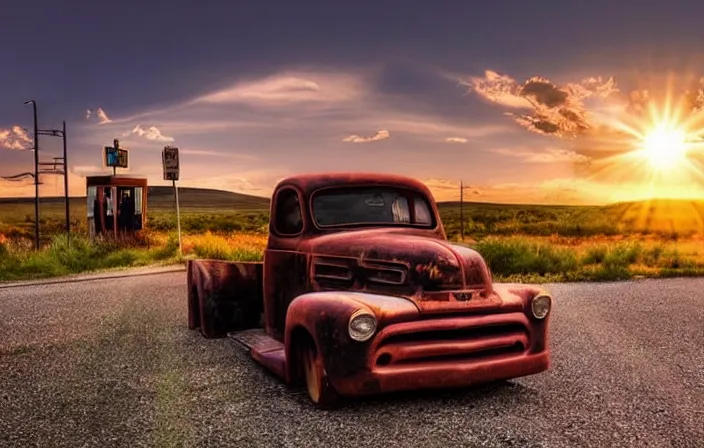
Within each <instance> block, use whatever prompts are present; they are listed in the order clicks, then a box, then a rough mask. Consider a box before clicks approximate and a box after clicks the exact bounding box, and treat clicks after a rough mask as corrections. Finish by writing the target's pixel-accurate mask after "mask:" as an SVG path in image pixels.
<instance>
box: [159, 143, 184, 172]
mask: <svg viewBox="0 0 704 448" xmlns="http://www.w3.org/2000/svg"><path fill="white" fill-rule="evenodd" d="M161 161H162V163H163V165H164V180H178V176H179V171H180V165H179V160H178V148H176V147H174V146H165V147H164V150H163V151H162V152H161Z"/></svg>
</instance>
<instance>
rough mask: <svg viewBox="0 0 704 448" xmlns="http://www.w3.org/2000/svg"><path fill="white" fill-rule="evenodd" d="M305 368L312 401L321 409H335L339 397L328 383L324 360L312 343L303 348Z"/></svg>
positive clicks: (304, 376) (302, 356)
mask: <svg viewBox="0 0 704 448" xmlns="http://www.w3.org/2000/svg"><path fill="white" fill-rule="evenodd" d="M299 359H300V360H301V363H302V367H303V380H304V383H305V386H306V389H307V390H308V396H309V397H310V399H311V401H312V402H313V403H315V405H316V406H319V407H323V408H326V407H333V406H335V405H336V404H337V402H338V399H339V397H338V395H337V392H335V389H333V387H332V385H331V384H330V382H329V381H328V376H327V374H326V373H325V367H324V366H323V359H322V357H321V356H320V355H319V354H318V351H317V350H316V349H315V346H314V345H313V344H312V343H307V344H303V345H302V346H301V355H300V358H299Z"/></svg>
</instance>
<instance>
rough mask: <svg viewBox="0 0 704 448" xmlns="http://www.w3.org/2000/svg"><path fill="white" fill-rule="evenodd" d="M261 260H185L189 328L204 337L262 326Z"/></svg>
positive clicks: (223, 334) (213, 336)
mask: <svg viewBox="0 0 704 448" xmlns="http://www.w3.org/2000/svg"><path fill="white" fill-rule="evenodd" d="M262 277H263V263H261V262H236V261H223V260H204V259H196V260H188V264H187V284H188V327H189V328H190V329H192V330H194V329H200V332H201V334H202V335H203V336H205V337H207V338H223V337H225V336H226V335H227V332H228V331H237V330H246V329H252V328H259V327H262V315H263V311H264V305H263V284H262Z"/></svg>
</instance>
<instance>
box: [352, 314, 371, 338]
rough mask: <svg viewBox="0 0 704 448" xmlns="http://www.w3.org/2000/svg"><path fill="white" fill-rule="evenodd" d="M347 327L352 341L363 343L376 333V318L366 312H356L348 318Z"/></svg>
mask: <svg viewBox="0 0 704 448" xmlns="http://www.w3.org/2000/svg"><path fill="white" fill-rule="evenodd" d="M348 327H349V328H348V330H349V332H350V337H351V338H352V339H354V340H355V341H360V342H364V341H366V340H368V339H369V338H371V337H372V336H373V335H374V332H375V331H376V317H374V315H373V314H369V313H368V312H366V311H358V312H356V313H354V314H353V315H352V317H351V318H350V323H349V325H348Z"/></svg>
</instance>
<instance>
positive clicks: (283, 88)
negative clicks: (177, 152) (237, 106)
mask: <svg viewBox="0 0 704 448" xmlns="http://www.w3.org/2000/svg"><path fill="white" fill-rule="evenodd" d="M363 92H364V90H363V88H362V84H361V82H360V80H359V79H358V78H357V77H355V76H353V75H346V74H332V73H324V72H316V73H314V72H284V73H279V74H276V75H271V76H267V77H266V78H263V79H254V80H246V81H240V82H237V83H235V84H234V85H232V86H230V87H227V88H224V89H221V90H218V91H216V92H212V93H209V94H206V95H203V96H201V97H198V98H196V99H195V100H193V101H192V102H191V103H215V104H223V103H248V104H286V103H289V104H290V103H298V102H308V103H315V102H326V103H329V102H339V101H349V100H352V99H355V98H357V97H359V96H360V95H362V93H363Z"/></svg>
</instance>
